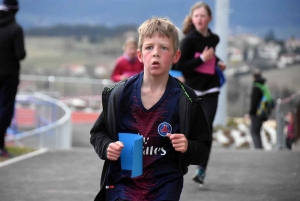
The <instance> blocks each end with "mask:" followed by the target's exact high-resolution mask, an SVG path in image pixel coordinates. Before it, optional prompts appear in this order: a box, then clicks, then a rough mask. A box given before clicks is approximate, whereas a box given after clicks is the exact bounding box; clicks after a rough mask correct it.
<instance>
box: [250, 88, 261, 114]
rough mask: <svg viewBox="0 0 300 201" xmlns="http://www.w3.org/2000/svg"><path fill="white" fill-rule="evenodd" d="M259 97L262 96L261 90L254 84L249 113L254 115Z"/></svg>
mask: <svg viewBox="0 0 300 201" xmlns="http://www.w3.org/2000/svg"><path fill="white" fill-rule="evenodd" d="M261 98H262V92H261V90H260V89H259V88H258V87H255V86H254V87H253V89H252V93H251V100H250V102H251V103H250V111H249V115H256V111H257V107H258V105H259V103H260V100H261Z"/></svg>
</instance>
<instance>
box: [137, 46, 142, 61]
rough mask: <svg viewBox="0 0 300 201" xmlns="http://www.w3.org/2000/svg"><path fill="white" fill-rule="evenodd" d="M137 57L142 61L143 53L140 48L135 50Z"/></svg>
mask: <svg viewBox="0 0 300 201" xmlns="http://www.w3.org/2000/svg"><path fill="white" fill-rule="evenodd" d="M137 58H138V60H139V61H140V62H142V63H143V55H142V51H141V50H140V49H138V50H137Z"/></svg>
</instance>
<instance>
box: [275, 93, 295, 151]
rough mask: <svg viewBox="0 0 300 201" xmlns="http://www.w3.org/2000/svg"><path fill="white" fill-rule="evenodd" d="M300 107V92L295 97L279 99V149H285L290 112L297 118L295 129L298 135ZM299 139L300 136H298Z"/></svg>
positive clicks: (277, 109)
mask: <svg viewBox="0 0 300 201" xmlns="http://www.w3.org/2000/svg"><path fill="white" fill-rule="evenodd" d="M298 107H300V91H298V92H296V93H294V94H293V95H291V96H289V97H287V98H284V99H278V100H277V103H276V126H277V127H276V130H277V147H278V148H279V149H281V148H284V147H285V134H284V128H285V126H286V120H285V116H286V114H287V113H288V112H292V113H293V114H294V115H295V116H296V119H295V123H294V125H295V129H296V133H298V129H300V128H299V127H300V125H299V122H300V120H299V119H298V115H296V114H299V113H300V111H298V109H299V108H298ZM296 137H299V136H296Z"/></svg>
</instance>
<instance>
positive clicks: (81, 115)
mask: <svg viewBox="0 0 300 201" xmlns="http://www.w3.org/2000/svg"><path fill="white" fill-rule="evenodd" d="M98 116H99V113H96V112H94V113H87V112H80V111H73V112H72V116H71V118H72V123H73V124H82V123H94V122H95V121H96V120H97V118H98ZM14 121H15V123H16V124H17V125H19V126H33V125H35V110H33V109H30V108H17V109H16V113H15V117H14Z"/></svg>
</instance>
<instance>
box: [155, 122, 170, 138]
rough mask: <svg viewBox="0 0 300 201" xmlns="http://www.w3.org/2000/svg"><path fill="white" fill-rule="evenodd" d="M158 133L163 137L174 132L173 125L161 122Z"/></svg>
mask: <svg viewBox="0 0 300 201" xmlns="http://www.w3.org/2000/svg"><path fill="white" fill-rule="evenodd" d="M157 131H158V134H160V135H161V136H163V137H166V135H167V133H171V132H172V126H171V125H170V124H169V123H167V122H162V123H161V124H159V126H158V128H157Z"/></svg>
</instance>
